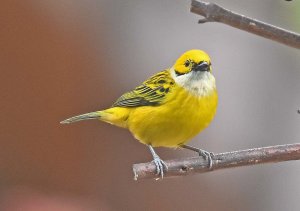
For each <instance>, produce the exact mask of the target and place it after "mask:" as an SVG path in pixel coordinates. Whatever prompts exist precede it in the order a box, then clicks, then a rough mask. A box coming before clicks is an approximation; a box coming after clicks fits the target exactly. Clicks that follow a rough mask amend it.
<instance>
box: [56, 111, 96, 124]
mask: <svg viewBox="0 0 300 211" xmlns="http://www.w3.org/2000/svg"><path fill="white" fill-rule="evenodd" d="M100 117H101V116H100V112H98V111H95V112H91V113H86V114H81V115H78V116H73V117H71V118H68V119H66V120H64V121H61V122H60V124H70V123H73V122H78V121H82V120H89V119H100Z"/></svg>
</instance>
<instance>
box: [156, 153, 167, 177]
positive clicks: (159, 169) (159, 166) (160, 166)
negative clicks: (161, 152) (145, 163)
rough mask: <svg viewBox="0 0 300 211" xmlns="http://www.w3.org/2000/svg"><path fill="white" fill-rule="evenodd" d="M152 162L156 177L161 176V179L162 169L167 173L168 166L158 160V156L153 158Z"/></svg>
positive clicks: (162, 175)
mask: <svg viewBox="0 0 300 211" xmlns="http://www.w3.org/2000/svg"><path fill="white" fill-rule="evenodd" d="M153 162H154V164H155V166H156V175H158V176H161V178H162V179H163V177H164V169H165V170H166V171H167V170H168V166H167V165H166V163H165V162H164V161H163V160H162V159H160V157H159V156H155V157H153Z"/></svg>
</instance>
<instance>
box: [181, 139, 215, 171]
mask: <svg viewBox="0 0 300 211" xmlns="http://www.w3.org/2000/svg"><path fill="white" fill-rule="evenodd" d="M180 147H181V148H184V149H189V150H192V151H195V152H198V153H199V155H200V156H202V157H203V158H204V159H205V160H208V167H209V169H211V168H212V165H213V162H212V157H213V156H214V153H212V152H207V151H205V150H203V149H199V148H196V147H192V146H189V145H185V144H183V145H180Z"/></svg>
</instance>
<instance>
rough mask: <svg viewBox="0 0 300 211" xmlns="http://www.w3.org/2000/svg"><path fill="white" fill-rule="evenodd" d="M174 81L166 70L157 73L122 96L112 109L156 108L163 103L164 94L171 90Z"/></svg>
mask: <svg viewBox="0 0 300 211" xmlns="http://www.w3.org/2000/svg"><path fill="white" fill-rule="evenodd" d="M174 83H175V82H174V79H173V78H172V77H171V75H170V73H169V71H168V70H164V71H162V72H159V73H157V74H156V75H154V76H152V77H151V78H149V79H148V80H146V81H144V82H143V83H142V85H140V86H138V87H136V88H135V89H134V90H132V91H130V92H127V93H125V94H123V95H122V96H121V97H120V98H119V99H118V100H117V101H116V102H115V103H114V104H113V105H112V106H113V107H138V106H156V105H161V104H163V103H164V100H165V98H166V94H167V93H168V92H170V91H171V90H172V87H173V86H174Z"/></svg>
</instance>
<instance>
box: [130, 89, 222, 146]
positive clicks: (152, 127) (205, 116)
mask: <svg viewBox="0 0 300 211" xmlns="http://www.w3.org/2000/svg"><path fill="white" fill-rule="evenodd" d="M217 101H218V96H217V91H216V90H214V91H212V92H211V93H210V94H209V95H207V96H205V97H203V96H202V97H196V96H194V95H191V94H190V93H188V92H187V91H186V90H185V89H183V88H182V87H179V86H176V87H174V89H173V91H172V93H170V94H169V96H168V99H167V100H166V102H165V103H164V104H162V105H160V106H142V107H137V108H132V109H130V111H129V110H128V111H129V116H128V119H127V127H128V128H129V130H130V131H131V132H132V134H133V135H134V136H135V138H136V139H138V140H139V141H140V142H142V143H144V144H150V145H152V146H154V147H157V146H164V147H177V146H178V145H180V144H184V143H186V142H188V141H189V140H190V139H191V138H192V137H194V136H195V135H197V134H198V133H199V132H200V131H201V130H203V129H204V128H205V127H206V126H208V124H209V123H210V122H211V120H212V119H213V117H214V115H215V113H216V107H217Z"/></svg>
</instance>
